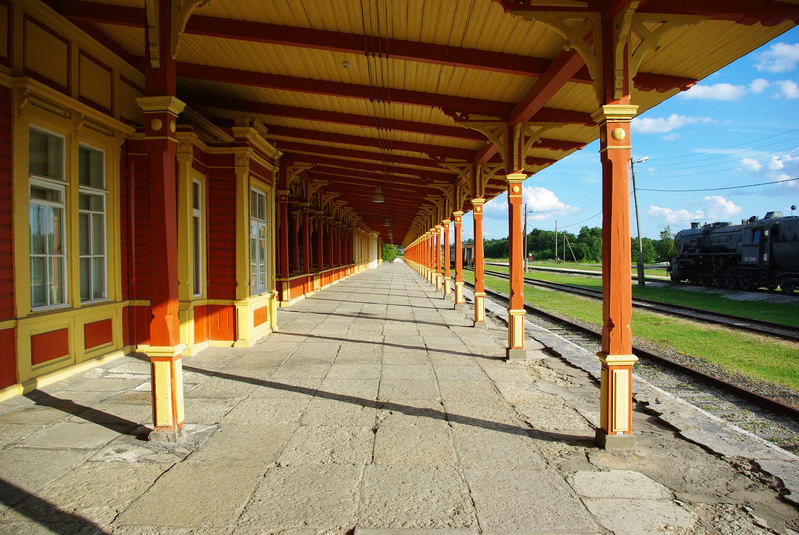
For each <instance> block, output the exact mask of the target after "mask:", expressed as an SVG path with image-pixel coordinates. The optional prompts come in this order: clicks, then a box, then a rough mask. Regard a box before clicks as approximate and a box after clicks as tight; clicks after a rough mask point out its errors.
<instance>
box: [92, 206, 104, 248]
mask: <svg viewBox="0 0 799 535" xmlns="http://www.w3.org/2000/svg"><path fill="white" fill-rule="evenodd" d="M92 254H93V255H105V217H103V215H102V214H92Z"/></svg>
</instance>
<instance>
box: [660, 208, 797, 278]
mask: <svg viewBox="0 0 799 535" xmlns="http://www.w3.org/2000/svg"><path fill="white" fill-rule="evenodd" d="M674 246H675V247H676V249H677V251H678V252H677V256H675V257H674V258H672V259H671V262H670V263H669V267H668V270H669V272H670V276H671V280H672V281H674V282H680V281H685V280H687V281H688V282H689V283H691V284H702V285H705V286H715V287H716V288H723V287H727V288H730V289H733V288H740V289H741V290H752V289H755V288H761V287H765V288H768V289H769V290H774V289H776V288H777V287H779V288H780V289H781V290H782V291H784V292H787V293H790V292H793V291H794V290H795V289H796V288H799V217H794V216H790V217H783V215H782V213H781V212H769V213H767V214H766V217H764V218H763V219H757V217H752V218H750V219H749V220H748V221H747V220H744V221H741V224H740V225H733V224H732V223H712V224H709V225H702V226H700V225H699V223H691V228H690V229H685V230H681V231H680V232H678V233H677V235H676V236H675V237H674Z"/></svg>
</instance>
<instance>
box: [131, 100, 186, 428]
mask: <svg viewBox="0 0 799 535" xmlns="http://www.w3.org/2000/svg"><path fill="white" fill-rule="evenodd" d="M136 101H137V103H138V105H139V107H141V108H142V110H144V115H145V124H146V138H145V147H146V151H147V155H148V157H149V164H150V165H149V172H150V213H149V215H150V221H149V233H150V273H151V275H152V276H151V283H150V286H151V295H150V309H151V319H150V346H149V347H148V348H147V351H146V353H147V355H148V356H149V357H150V373H151V379H152V395H153V424H154V426H153V432H152V433H151V435H150V437H151V439H155V440H167V441H175V440H177V438H178V437H179V436H180V432H181V428H182V427H183V371H182V363H181V354H182V353H183V350H184V349H185V348H186V346H185V344H181V343H180V320H179V318H178V308H179V297H178V245H177V239H178V238H177V230H178V229H177V219H176V216H175V207H176V206H177V198H176V191H177V189H176V188H177V186H176V177H175V169H176V155H177V138H176V136H175V132H176V130H177V128H176V125H177V116H178V114H179V113H180V112H181V111H183V108H184V103H183V102H181V101H180V100H178V99H177V98H175V97H174V96H156V97H141V98H138V99H136Z"/></svg>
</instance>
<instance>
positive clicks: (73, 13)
mask: <svg viewBox="0 0 799 535" xmlns="http://www.w3.org/2000/svg"><path fill="white" fill-rule="evenodd" d="M59 12H60V13H61V15H63V16H64V17H66V18H68V19H70V20H73V21H75V20H81V21H85V22H93V23H98V24H116V25H122V26H132V27H138V28H141V27H144V24H145V20H146V19H145V12H144V9H141V8H132V7H122V6H109V5H103V4H95V3H93V2H82V1H69V0H62V1H61V2H59ZM185 33H188V34H194V35H204V36H208V37H216V38H220V39H233V40H239V41H250V42H254V43H266V44H276V45H283V46H292V47H298V48H309V49H314V50H326V51H331V52H341V53H347V54H358V55H361V54H367V55H371V56H378V57H385V58H388V59H398V60H405V61H414V62H420V63H429V64H433V65H448V66H452V67H462V68H465V69H479V70H485V71H491V72H501V73H506V74H514V75H520V76H534V77H537V76H539V75H540V74H541V72H543V70H544V69H545V68H546V66H547V65H548V64H549V60H548V59H546V58H535V57H530V56H522V55H518V54H507V53H502V52H489V51H486V50H475V49H470V48H460V47H454V46H446V45H438V44H433V43H420V42H414V41H403V40H400V39H385V38H383V39H379V40H372V39H368V40H365V39H364V37H363V35H360V34H351V33H342V32H331V31H327V30H316V29H313V28H299V27H292V26H280V25H277V24H268V23H263V22H251V21H242V20H234V19H223V18H216V17H205V16H202V15H201V14H200V12H195V14H193V15H192V16H191V17H190V18H189V21H188V24H187V25H186V29H185ZM373 43H375V44H373ZM370 45H371V46H370ZM375 48H377V49H375Z"/></svg>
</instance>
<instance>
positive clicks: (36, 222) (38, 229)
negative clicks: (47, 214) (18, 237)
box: [28, 205, 47, 254]
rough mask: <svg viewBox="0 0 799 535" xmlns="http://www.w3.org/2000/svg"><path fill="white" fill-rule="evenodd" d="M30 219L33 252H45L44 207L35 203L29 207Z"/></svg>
mask: <svg viewBox="0 0 799 535" xmlns="http://www.w3.org/2000/svg"><path fill="white" fill-rule="evenodd" d="M28 221H29V222H30V232H31V239H30V242H31V254H45V253H46V252H47V249H46V248H45V244H46V242H45V239H44V229H45V224H44V207H43V206H36V205H33V206H31V207H30V208H29V209H28Z"/></svg>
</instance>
